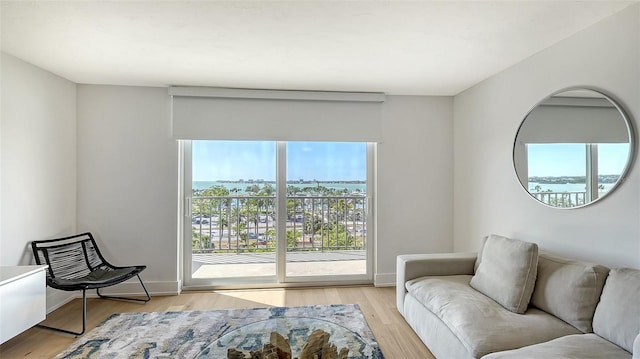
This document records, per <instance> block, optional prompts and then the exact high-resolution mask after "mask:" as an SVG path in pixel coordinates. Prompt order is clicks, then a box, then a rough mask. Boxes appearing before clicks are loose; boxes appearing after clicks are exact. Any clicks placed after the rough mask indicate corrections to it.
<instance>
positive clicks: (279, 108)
mask: <svg viewBox="0 0 640 359" xmlns="http://www.w3.org/2000/svg"><path fill="white" fill-rule="evenodd" d="M169 94H170V95H171V96H172V120H173V137H174V138H175V139H185V140H187V139H188V140H271V141H339V142H351V141H357V142H381V141H382V130H381V108H382V102H383V101H384V99H385V96H384V94H377V93H376V94H372V93H339V92H304V91H268V90H239V89H219V88H198V87H171V88H169Z"/></svg>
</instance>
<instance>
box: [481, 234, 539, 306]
mask: <svg viewBox="0 0 640 359" xmlns="http://www.w3.org/2000/svg"><path fill="white" fill-rule="evenodd" d="M479 256H480V257H481V259H480V264H479V265H478V270H477V271H476V273H475V275H474V276H473V278H472V279H471V286H472V287H473V288H475V289H477V290H478V291H480V292H482V293H483V294H485V295H487V296H488V297H490V298H492V299H493V300H495V301H496V302H498V303H500V304H501V305H502V306H504V307H505V308H506V309H508V310H510V311H512V312H514V313H519V314H522V313H524V312H525V311H526V310H527V307H528V306H529V300H530V299H531V293H533V288H534V285H535V281H536V273H537V270H538V245H537V244H535V243H529V242H524V241H519V240H516V239H510V238H506V237H502V236H497V235H495V234H492V235H490V236H489V238H487V240H486V241H485V243H484V247H483V248H482V251H481V254H480V255H479Z"/></svg>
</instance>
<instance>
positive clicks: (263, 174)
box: [192, 141, 366, 181]
mask: <svg viewBox="0 0 640 359" xmlns="http://www.w3.org/2000/svg"><path fill="white" fill-rule="evenodd" d="M192 162H193V163H192V168H193V181H216V180H231V181H236V180H239V179H244V180H248V179H262V180H265V181H275V178H276V142H273V141H193V142H192ZM299 179H304V180H314V179H315V180H319V181H340V180H342V181H354V180H359V181H364V180H366V143H350V142H349V143H345V142H288V143H287V180H299Z"/></svg>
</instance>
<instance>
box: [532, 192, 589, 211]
mask: <svg viewBox="0 0 640 359" xmlns="http://www.w3.org/2000/svg"><path fill="white" fill-rule="evenodd" d="M530 193H531V195H533V196H534V197H535V198H536V199H537V200H538V201H540V202H542V203H546V204H548V205H551V206H554V207H562V208H571V207H576V206H582V205H583V204H585V199H586V196H587V193H586V192H530Z"/></svg>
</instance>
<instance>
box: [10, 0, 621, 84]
mask: <svg viewBox="0 0 640 359" xmlns="http://www.w3.org/2000/svg"><path fill="white" fill-rule="evenodd" d="M633 3H634V2H631V1H593V2H585V1H575V2H574V1H498V2H493V1H423V2H420V1H418V2H400V1H389V2H382V1H371V2H369V1H357V2H340V1H338V2H336V1H333V2H329V1H311V2H301V1H295V2H275V1H260V2H246V1H242V2H241V1H233V2H207V1H199V2H191V1H189V2H187V1H169V2H158V1H156V2H151V1H145V2H116V1H100V2H98V1H79V2H65V1H51V2H44V1H40V2H29V1H2V3H1V9H0V10H1V22H2V24H1V25H2V27H1V32H2V38H1V40H2V42H1V45H2V51H3V52H5V53H8V54H11V55H14V56H16V57H18V58H21V59H23V60H25V61H27V62H30V63H32V64H35V65H37V66H39V67H42V68H44V69H46V70H49V71H51V72H53V73H56V74H58V75H60V76H62V77H65V78H67V79H69V80H71V81H74V82H77V83H91V84H117V85H141V86H167V85H189V86H216V87H238V88H264V89H290V90H326V91H375V92H386V93H390V94H421V95H455V94H457V93H459V92H460V91H463V90H464V89H466V88H468V87H470V86H473V85H474V84H476V83H478V82H480V81H482V80H484V79H486V78H488V77H490V76H492V75H494V74H496V73H498V72H500V71H502V70H504V69H505V68H507V67H509V66H511V65H513V64H516V63H518V62H520V61H522V60H523V59H525V58H527V57H529V56H531V55H533V54H535V53H536V52H538V51H540V50H543V49H545V48H547V47H549V46H551V45H553V44H555V43H557V42H558V41H561V40H562V39H564V38H567V37H569V36H571V35H572V34H574V33H576V32H578V31H580V30H582V29H584V28H586V27H588V26H590V25H592V24H594V23H596V22H598V21H600V20H602V19H603V18H606V17H608V16H610V15H612V14H614V13H616V12H618V11H620V10H622V9H623V8H625V7H627V6H629V5H631V4H633Z"/></svg>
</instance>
